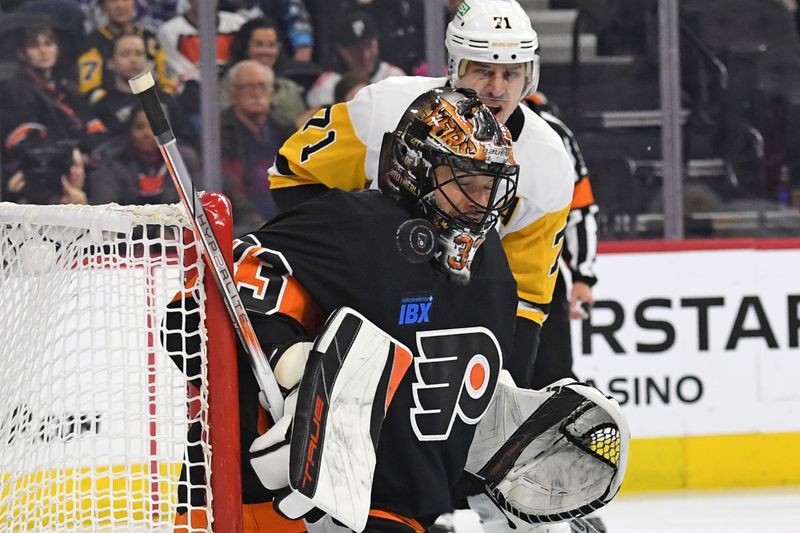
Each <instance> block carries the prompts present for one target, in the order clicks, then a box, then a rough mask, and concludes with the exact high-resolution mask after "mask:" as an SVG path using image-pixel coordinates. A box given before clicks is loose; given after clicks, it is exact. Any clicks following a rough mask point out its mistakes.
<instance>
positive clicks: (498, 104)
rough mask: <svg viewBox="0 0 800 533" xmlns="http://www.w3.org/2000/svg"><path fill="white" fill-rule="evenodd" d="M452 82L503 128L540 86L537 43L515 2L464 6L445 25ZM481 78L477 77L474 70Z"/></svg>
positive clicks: (477, 1)
mask: <svg viewBox="0 0 800 533" xmlns="http://www.w3.org/2000/svg"><path fill="white" fill-rule="evenodd" d="M445 45H446V46H447V53H448V62H447V70H448V78H449V80H450V83H451V84H452V85H453V86H454V87H469V88H471V89H475V90H476V91H478V94H479V95H480V97H481V99H482V100H483V101H484V103H485V104H486V105H487V106H489V108H490V109H491V110H492V112H494V114H495V116H497V118H498V120H500V121H501V122H505V121H506V120H508V117H509V116H510V115H511V113H512V112H513V110H514V108H515V107H516V105H517V104H518V103H519V101H520V100H521V99H522V98H523V97H524V96H526V95H527V94H528V93H529V92H530V91H532V90H536V86H537V84H538V81H539V56H538V54H537V51H538V48H539V39H538V36H537V35H536V32H535V31H534V29H533V27H532V26H531V21H530V19H529V18H528V15H527V14H526V13H525V11H524V10H523V9H522V7H521V6H520V5H519V4H518V3H517V2H516V0H464V1H463V2H462V3H461V5H460V6H459V8H458V11H457V12H456V15H455V17H453V20H451V21H450V23H449V24H448V25H447V36H446V39H445ZM475 64H477V67H479V69H478V70H479V72H476V71H475V69H476V65H475Z"/></svg>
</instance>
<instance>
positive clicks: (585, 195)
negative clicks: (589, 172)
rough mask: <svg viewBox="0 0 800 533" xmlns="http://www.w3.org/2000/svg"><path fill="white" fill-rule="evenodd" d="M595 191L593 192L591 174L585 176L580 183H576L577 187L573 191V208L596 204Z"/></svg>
mask: <svg viewBox="0 0 800 533" xmlns="http://www.w3.org/2000/svg"><path fill="white" fill-rule="evenodd" d="M594 203H595V202H594V193H593V192H592V184H591V183H590V182H589V176H584V177H583V178H582V179H581V180H580V181H579V182H578V183H576V184H575V189H574V190H573V191H572V206H571V207H572V209H581V208H583V207H589V206H590V205H594Z"/></svg>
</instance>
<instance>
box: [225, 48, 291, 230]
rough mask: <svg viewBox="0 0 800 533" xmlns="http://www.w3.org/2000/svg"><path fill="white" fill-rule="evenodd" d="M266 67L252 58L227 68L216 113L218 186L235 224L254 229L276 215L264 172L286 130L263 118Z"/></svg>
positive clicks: (268, 83)
mask: <svg viewBox="0 0 800 533" xmlns="http://www.w3.org/2000/svg"><path fill="white" fill-rule="evenodd" d="M273 76H274V75H273V73H272V70H271V69H270V68H269V67H267V66H266V65H264V64H263V63H261V62H258V61H254V60H252V59H247V60H244V61H242V62H240V63H237V64H235V65H234V66H233V67H231V69H230V71H228V78H229V79H228V86H229V87H230V101H231V106H230V107H229V108H227V109H226V110H225V111H223V113H222V117H221V120H220V123H221V124H220V125H221V129H222V132H221V133H222V134H221V136H220V137H221V141H222V173H223V180H224V181H223V189H224V190H225V193H226V194H227V195H228V196H229V197H230V199H231V203H232V204H233V211H234V215H233V220H234V222H235V223H236V226H237V227H242V228H256V227H259V226H260V225H261V224H263V223H264V222H265V221H267V220H269V219H270V218H272V217H273V216H275V215H276V214H277V212H278V211H277V208H276V206H275V202H274V201H273V200H272V195H271V194H270V189H269V180H268V179H267V170H268V169H269V167H270V166H272V163H273V161H274V160H275V155H276V154H277V152H278V148H280V146H281V145H282V144H283V142H284V141H285V140H286V139H287V138H288V137H289V135H290V134H291V132H292V131H293V130H292V129H284V128H281V127H280V126H278V125H277V124H275V123H274V121H273V120H272V119H271V118H270V116H269V108H270V103H271V99H272V87H273Z"/></svg>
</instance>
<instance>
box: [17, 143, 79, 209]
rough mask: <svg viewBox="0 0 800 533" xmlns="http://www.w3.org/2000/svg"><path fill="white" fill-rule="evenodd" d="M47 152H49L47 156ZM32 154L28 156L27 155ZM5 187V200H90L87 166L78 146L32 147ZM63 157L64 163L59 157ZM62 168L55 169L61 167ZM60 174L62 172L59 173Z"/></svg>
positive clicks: (71, 201) (47, 201)
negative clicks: (87, 191) (86, 186)
mask: <svg viewBox="0 0 800 533" xmlns="http://www.w3.org/2000/svg"><path fill="white" fill-rule="evenodd" d="M43 153H46V154H48V156H46V159H44V158H43V157H42V155H43ZM24 157H28V156H24ZM30 157H31V158H32V159H33V161H32V164H31V166H28V164H27V163H25V162H22V164H21V166H20V167H19V170H17V171H16V172H14V174H13V175H12V176H11V178H10V179H9V180H8V181H7V182H6V183H5V187H3V200H5V201H10V202H17V203H20V204H86V203H87V201H86V193H85V192H84V185H85V182H86V166H85V164H84V157H83V153H81V151H80V150H79V149H78V148H72V149H70V148H69V147H68V146H65V147H64V149H61V148H58V149H52V148H43V149H40V150H38V151H32V152H31V153H30ZM59 159H60V160H63V161H64V162H63V163H61V162H59V161H58V160H59ZM59 166H60V167H61V169H62V170H60V171H57V172H55V173H54V172H53V170H55V169H56V168H58V167H59ZM58 174H60V175H58Z"/></svg>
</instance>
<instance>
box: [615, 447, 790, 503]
mask: <svg viewBox="0 0 800 533" xmlns="http://www.w3.org/2000/svg"><path fill="white" fill-rule="evenodd" d="M782 485H800V433H760V434H746V435H710V436H689V437H667V438H653V439H634V440H632V441H631V449H630V456H629V458H628V470H627V473H626V475H625V480H624V481H623V483H622V490H621V493H622V494H632V493H636V492H654V491H674V490H682V489H728V488H751V487H767V486H782Z"/></svg>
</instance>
